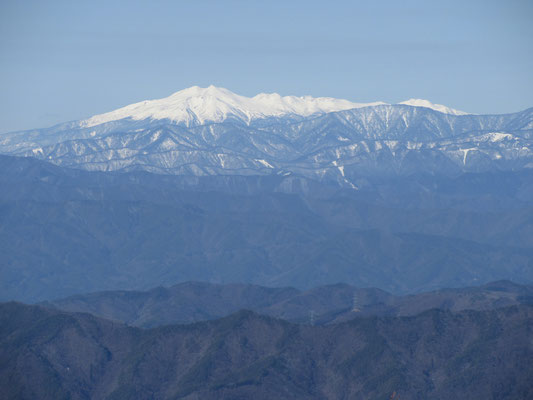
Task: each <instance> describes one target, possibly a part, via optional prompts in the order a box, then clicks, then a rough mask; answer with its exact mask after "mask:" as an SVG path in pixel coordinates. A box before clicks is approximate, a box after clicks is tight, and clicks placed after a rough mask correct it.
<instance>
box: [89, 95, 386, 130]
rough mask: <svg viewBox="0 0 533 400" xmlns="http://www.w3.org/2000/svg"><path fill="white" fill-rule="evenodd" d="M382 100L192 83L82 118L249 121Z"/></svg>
mask: <svg viewBox="0 0 533 400" xmlns="http://www.w3.org/2000/svg"><path fill="white" fill-rule="evenodd" d="M379 104H384V103H381V102H376V103H368V104H361V103H353V102H351V101H348V100H341V99H334V98H331V97H318V98H314V97H311V96H303V97H296V96H280V95H279V94H277V93H270V94H267V93H261V94H258V95H257V96H254V97H245V96H240V95H238V94H235V93H233V92H231V91H230V90H228V89H224V88H219V87H215V86H209V87H207V88H201V87H198V86H193V87H190V88H188V89H184V90H181V91H179V92H176V93H174V94H172V95H170V96H169V97H166V98H164V99H158V100H147V101H142V102H140V103H135V104H131V105H129V106H126V107H123V108H119V109H118V110H115V111H111V112H108V113H105V114H100V115H95V116H94V117H91V118H89V119H87V120H84V121H82V125H83V126H87V127H90V126H95V125H100V124H103V123H106V122H110V121H116V120H120V119H123V118H132V119H134V120H142V119H147V118H150V119H169V120H172V121H174V122H181V123H184V124H185V125H187V126H190V125H200V124H203V123H205V122H221V121H224V120H225V119H227V118H230V117H233V118H238V119H240V120H242V121H244V122H247V123H249V122H250V121H252V120H254V119H261V118H267V117H282V116H286V115H299V116H309V115H313V114H322V113H328V112H333V111H341V110H348V109H351V108H359V107H367V106H373V105H379Z"/></svg>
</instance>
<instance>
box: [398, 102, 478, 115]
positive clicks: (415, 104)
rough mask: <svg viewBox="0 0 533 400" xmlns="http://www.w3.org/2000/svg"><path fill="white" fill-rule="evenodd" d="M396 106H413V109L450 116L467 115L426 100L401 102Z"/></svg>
mask: <svg viewBox="0 0 533 400" xmlns="http://www.w3.org/2000/svg"><path fill="white" fill-rule="evenodd" d="M398 104H405V105H407V106H413V107H426V108H431V109H432V110H435V111H439V112H441V113H444V114H451V115H467V114H468V113H466V112H464V111H459V110H455V109H453V108H450V107H446V106H443V105H442V104H433V103H432V102H430V101H428V100H422V99H409V100H405V101H402V102H400V103H398Z"/></svg>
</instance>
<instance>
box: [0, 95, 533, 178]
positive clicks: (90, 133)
mask: <svg viewBox="0 0 533 400" xmlns="http://www.w3.org/2000/svg"><path fill="white" fill-rule="evenodd" d="M532 132H533V109H528V110H525V111H522V112H518V113H514V114H506V115H470V114H465V113H463V112H460V111H457V110H453V109H451V108H448V107H446V106H442V105H438V104H432V103H430V102H428V101H425V100H416V99H411V100H408V101H406V102H403V103H402V104H397V105H388V104H383V103H370V104H358V103H352V102H349V101H346V100H339V99H332V98H312V97H294V96H287V97H281V96H279V95H277V94H260V95H257V96H255V97H253V98H247V97H243V96H239V95H236V94H234V93H232V92H230V91H229V90H227V89H222V88H215V87H212V86H211V87H209V88H206V89H202V88H198V87H193V88H189V89H185V90H183V91H180V92H177V93H175V94H173V95H171V96H170V97H168V98H165V99H160V100H150V101H145V102H140V103H136V104H132V105H130V106H126V107H124V108H121V109H118V110H115V111H112V112H110V113H106V114H102V115H97V116H94V117H91V118H89V119H87V120H83V121H76V122H70V123H66V124H60V125H57V126H55V127H52V128H47V129H42V130H32V131H23V132H14V133H8V134H3V135H1V136H0V152H3V153H5V154H12V155H22V156H30V157H36V158H39V159H44V160H49V161H51V162H53V163H55V164H58V165H63V166H69V167H75V168H82V169H87V170H99V171H132V170H145V171H151V172H156V173H162V174H178V175H193V176H205V175H271V174H282V175H283V174H290V173H293V174H297V175H300V176H305V177H308V178H312V179H315V180H319V181H327V182H334V183H336V184H339V185H341V186H344V187H348V188H358V187H360V185H361V184H364V182H361V179H363V178H365V177H369V176H399V175H400V176H403V175H409V174H412V173H417V172H426V173H427V172H431V173H438V174H445V175H448V176H455V175H457V174H459V173H461V172H466V171H472V172H480V171H494V170H513V171H515V170H521V169H524V168H531V167H533V152H532V150H531V144H532V143H531V141H532V140H533V139H532V137H533V136H532Z"/></svg>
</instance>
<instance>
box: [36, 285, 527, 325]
mask: <svg viewBox="0 0 533 400" xmlns="http://www.w3.org/2000/svg"><path fill="white" fill-rule="evenodd" d="M520 304H529V305H533V285H518V284H515V283H512V282H509V281H498V282H490V283H488V284H485V285H482V286H477V287H467V288H458V289H441V290H437V291H433V292H426V293H419V294H413V295H407V296H394V295H392V294H390V293H387V292H385V291H383V290H380V289H376V288H356V287H353V286H350V285H346V284H340V283H339V284H336V285H328V286H319V287H315V288H312V289H309V290H305V291H302V290H298V289H295V288H268V287H263V286H256V285H249V284H248V285H247V284H225V285H217V284H209V283H202V282H184V283H180V284H176V285H173V286H171V287H168V288H167V287H158V288H155V289H152V290H149V291H107V292H96V293H89V294H79V295H75V296H71V297H67V298H64V299H56V300H53V301H47V302H44V303H42V305H44V306H47V307H52V308H55V309H59V310H63V311H69V312H84V313H90V314H93V315H95V316H98V317H101V318H106V319H110V320H113V321H120V322H123V323H126V324H128V325H130V326H138V327H141V328H153V327H157V326H163V325H170V324H186V323H193V322H199V321H206V320H212V319H217V318H222V317H227V316H228V315H230V314H232V313H235V312H237V311H240V310H251V311H254V312H256V313H259V314H262V315H269V316H271V317H275V318H280V319H284V320H288V321H291V322H296V323H306V324H311V325H324V324H332V323H338V322H343V321H347V320H351V319H354V318H360V317H368V316H414V315H418V314H420V313H422V312H425V311H428V310H431V309H439V310H449V311H453V312H460V311H464V310H477V311H484V310H494V309H497V308H504V307H509V306H512V305H520Z"/></svg>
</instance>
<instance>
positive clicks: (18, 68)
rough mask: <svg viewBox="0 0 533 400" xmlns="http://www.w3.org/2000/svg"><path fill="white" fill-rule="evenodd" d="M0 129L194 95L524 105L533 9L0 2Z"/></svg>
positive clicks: (531, 84) (470, 4)
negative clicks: (217, 91)
mask: <svg viewBox="0 0 533 400" xmlns="http://www.w3.org/2000/svg"><path fill="white" fill-rule="evenodd" d="M0 57H1V58H0V85H1V86H0V132H7V131H12V130H18V129H29V128H36V127H45V126H50V125H53V124H55V123H59V122H63V121H68V120H74V119H81V118H85V117H88V116H91V115H93V114H97V113H102V112H106V111H110V110H112V109H115V108H118V107H121V106H124V105H126V104H130V103H133V102H136V101H141V100H145V99H151V98H160V97H165V96H167V95H170V94H171V93H173V92H175V91H178V90H181V89H183V88H186V87H189V86H192V85H199V86H207V85H209V84H214V85H216V86H222V87H226V88H228V89H230V90H232V91H234V92H236V93H239V94H244V95H254V94H256V93H258V92H278V93H280V94H282V95H288V94H294V95H305V94H310V95H313V96H332V97H339V98H346V99H349V100H352V101H359V102H367V101H377V100H381V101H386V102H398V101H401V100H406V99H408V98H412V97H415V98H424V99H428V100H431V101H433V102H434V103H440V104H445V105H448V106H451V107H453V108H457V109H461V110H464V111H469V112H474V113H498V112H501V113H504V112H513V111H519V110H522V109H525V108H528V107H532V106H533V1H530V0H500V1H490V0H485V1H466V0H463V1H438V2H437V1H428V0H426V1H407V0H402V1H384V0H380V1H369V0H366V1H330V2H326V1H309V0H307V1H289V0H285V1H272V0H270V1H251V0H247V1H222V0H219V1H204V0H194V1H193V0H190V1H121V2H117V1H112V0H108V1H85V2H81V1H73V0H69V1H42V0H39V1H21V0H15V1H11V0H1V1H0Z"/></svg>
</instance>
